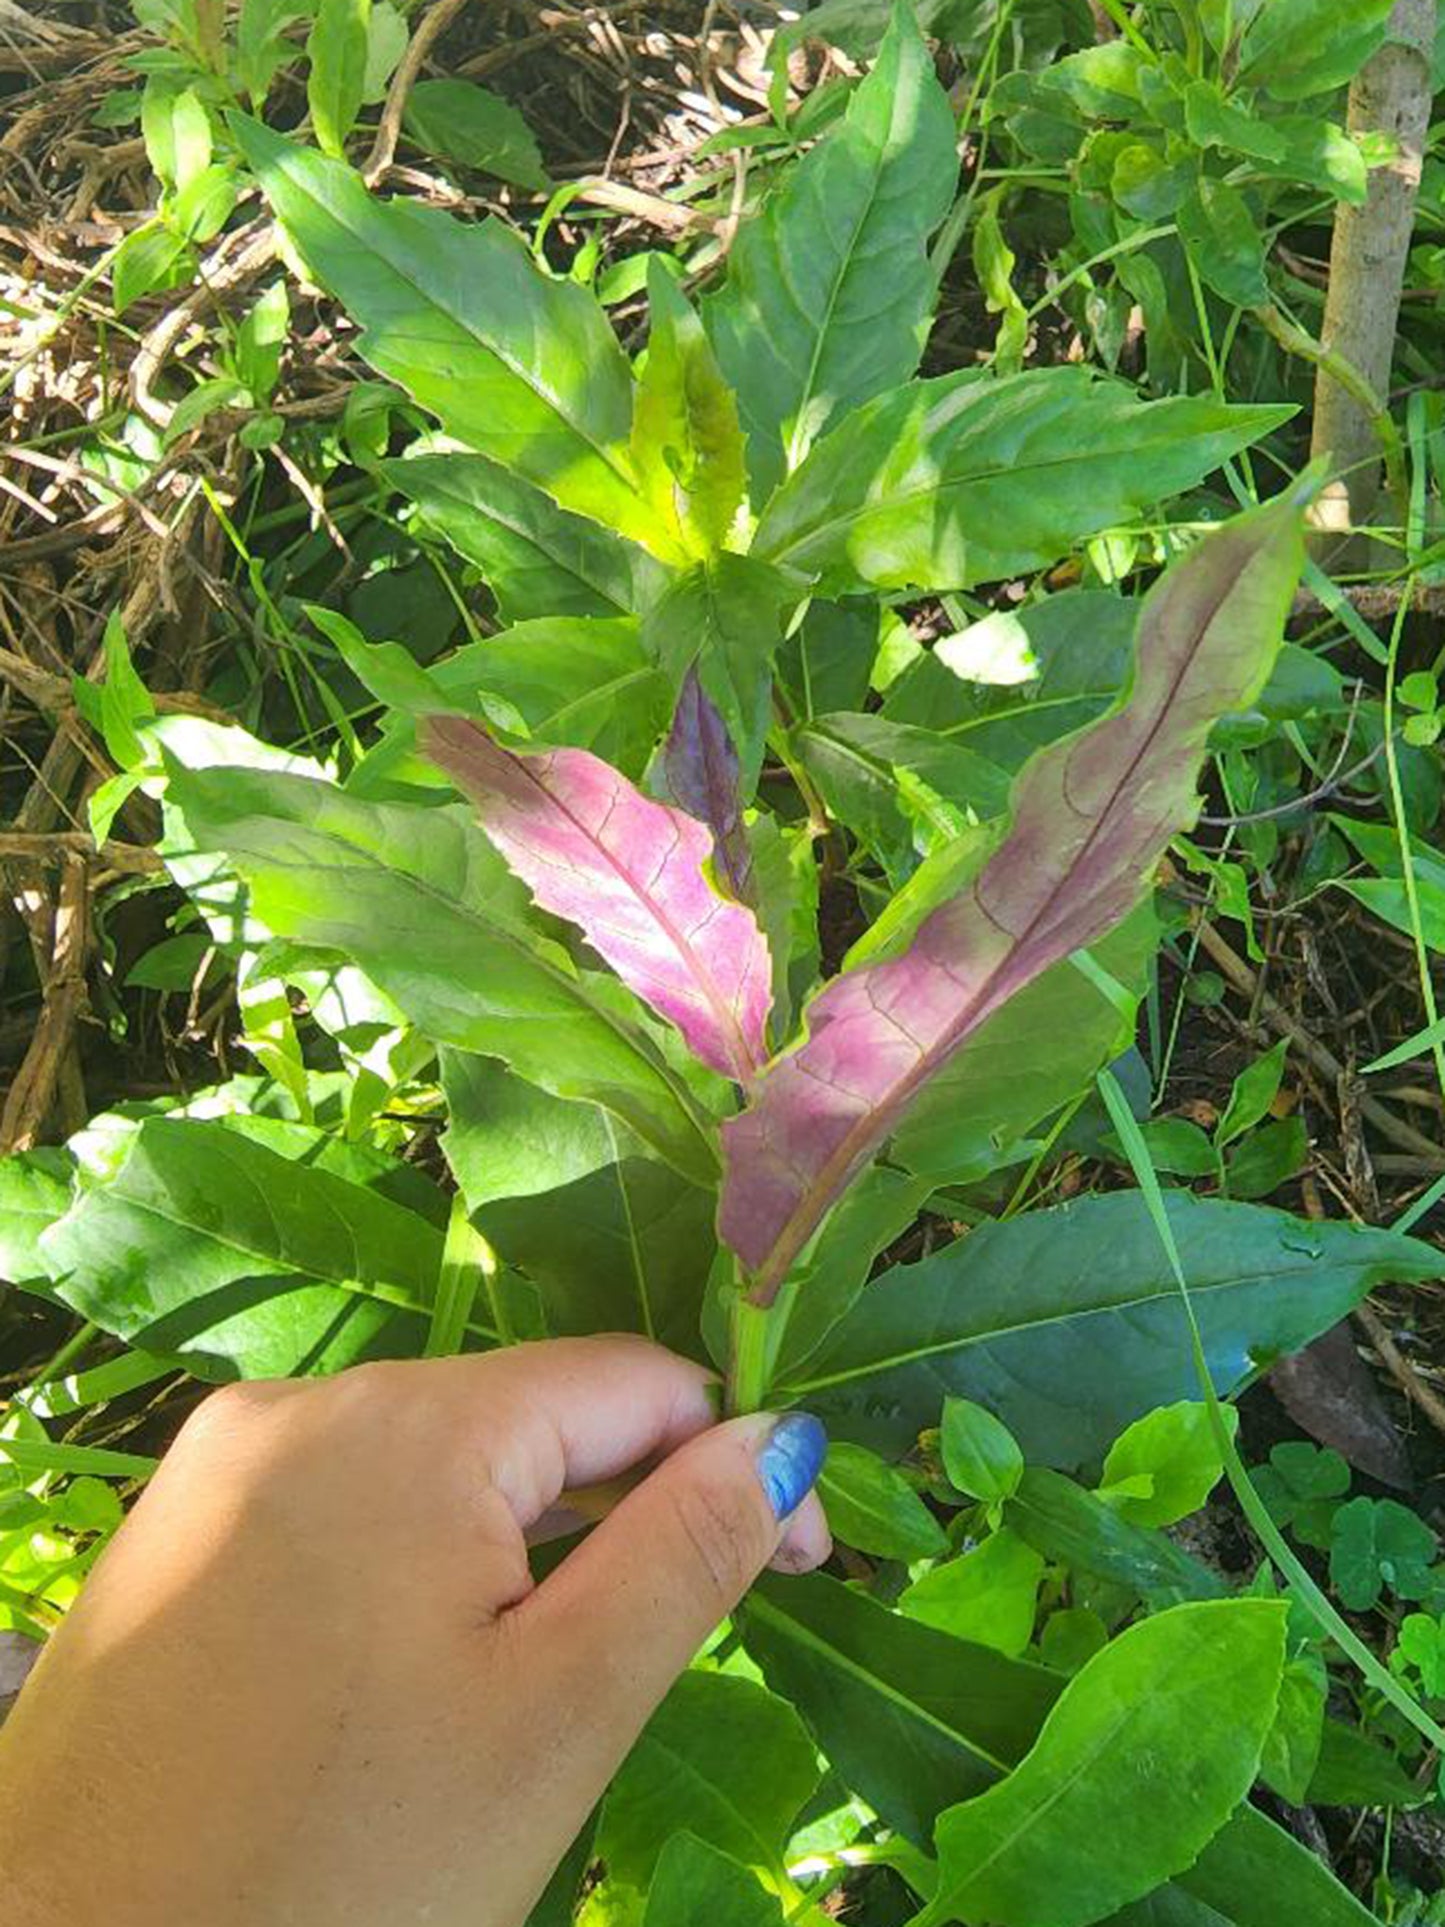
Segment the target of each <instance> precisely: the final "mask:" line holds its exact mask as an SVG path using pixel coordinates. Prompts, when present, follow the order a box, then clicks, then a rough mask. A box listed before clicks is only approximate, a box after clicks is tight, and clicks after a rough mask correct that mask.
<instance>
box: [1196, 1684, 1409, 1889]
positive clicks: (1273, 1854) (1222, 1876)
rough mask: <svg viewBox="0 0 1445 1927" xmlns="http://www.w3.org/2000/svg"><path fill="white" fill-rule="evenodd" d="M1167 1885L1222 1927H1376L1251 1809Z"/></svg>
mask: <svg viewBox="0 0 1445 1927" xmlns="http://www.w3.org/2000/svg"><path fill="white" fill-rule="evenodd" d="M1209 1717H1210V1716H1208V1715H1206V1718H1209ZM1213 1725H1214V1726H1216V1727H1217V1726H1218V1725H1219V1721H1218V1718H1217V1714H1216V1715H1215V1716H1213ZM1175 1884H1176V1885H1177V1886H1179V1887H1182V1888H1183V1889H1184V1890H1185V1892H1186V1893H1188V1894H1191V1895H1193V1896H1194V1898H1195V1899H1197V1900H1201V1901H1203V1902H1204V1903H1205V1905H1207V1906H1210V1907H1213V1908H1214V1909H1215V1910H1216V1912H1217V1913H1218V1914H1219V1916H1220V1918H1221V1919H1222V1920H1224V1921H1225V1922H1226V1923H1227V1927H1282V1923H1283V1922H1285V1921H1289V1922H1291V1923H1293V1922H1295V1921H1299V1922H1301V1923H1303V1922H1305V1921H1308V1922H1309V1927H1378V1922H1377V1921H1376V1918H1375V1916H1374V1915H1373V1914H1372V1913H1371V1912H1370V1911H1369V1910H1368V1909H1367V1908H1365V1907H1363V1906H1361V1904H1360V1902H1359V1901H1358V1900H1356V1899H1355V1897H1354V1895H1353V1894H1352V1893H1349V1892H1348V1891H1347V1890H1346V1889H1345V1888H1344V1887H1342V1886H1341V1885H1340V1883H1339V1881H1338V1880H1336V1879H1335V1877H1334V1875H1333V1874H1332V1873H1331V1872H1330V1870H1329V1868H1328V1867H1327V1866H1326V1865H1325V1864H1324V1862H1323V1861H1322V1860H1318V1859H1316V1857H1315V1855H1314V1854H1313V1853H1311V1852H1310V1850H1309V1848H1308V1847H1305V1846H1302V1845H1301V1844H1300V1842H1299V1841H1298V1840H1295V1839H1293V1838H1292V1837H1291V1836H1290V1835H1289V1834H1287V1833H1286V1832H1285V1831H1284V1829H1283V1828H1282V1827H1277V1826H1274V1825H1272V1824H1271V1822H1270V1821H1268V1820H1266V1819H1265V1817H1264V1815H1263V1814H1262V1813H1260V1812H1259V1811H1258V1810H1257V1809H1256V1808H1254V1807H1252V1806H1242V1807H1241V1808H1240V1809H1239V1811H1238V1813H1236V1814H1235V1816H1234V1818H1233V1819H1232V1820H1231V1821H1230V1822H1229V1824H1228V1825H1227V1826H1226V1827H1224V1828H1223V1829H1222V1830H1221V1831H1220V1832H1219V1833H1217V1834H1216V1835H1215V1836H1214V1838H1213V1840H1211V1841H1210V1842H1209V1844H1208V1846H1206V1847H1205V1849H1204V1851H1203V1853H1201V1854H1200V1856H1199V1859H1198V1860H1197V1861H1196V1863H1195V1864H1194V1866H1192V1867H1191V1868H1190V1869H1189V1871H1188V1872H1187V1873H1183V1874H1181V1875H1180V1876H1179V1878H1178V1880H1177V1882H1176V1883H1175Z"/></svg>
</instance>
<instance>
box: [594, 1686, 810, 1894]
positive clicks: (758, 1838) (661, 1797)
mask: <svg viewBox="0 0 1445 1927" xmlns="http://www.w3.org/2000/svg"><path fill="white" fill-rule="evenodd" d="M817 1784H818V1764H817V1756H816V1753H815V1751H814V1748H813V1744H812V1742H811V1740H810V1739H809V1738H808V1735H807V1733H806V1731H805V1730H804V1727H803V1723H802V1721H801V1720H800V1719H799V1718H798V1715H797V1714H796V1713H795V1712H794V1711H793V1709H792V1707H791V1706H789V1705H788V1704H787V1702H786V1701H785V1700H781V1699H779V1698H778V1697H777V1696H776V1695H775V1694H773V1693H770V1692H767V1691H766V1690H765V1689H764V1688H763V1687H761V1686H755V1685H754V1684H753V1683H752V1681H751V1680H745V1679H737V1678H734V1677H731V1676H729V1675H726V1674H722V1673H705V1672H688V1673H684V1674H683V1676H682V1678H681V1679H680V1680H678V1682H677V1684H676V1685H675V1686H674V1687H673V1689H672V1691H671V1692H670V1693H669V1694H668V1696H667V1698H666V1699H665V1700H664V1701H663V1702H662V1705H661V1706H660V1707H659V1708H658V1709H657V1711H656V1712H655V1713H654V1714H653V1716H652V1718H651V1719H650V1720H649V1721H648V1723H647V1725H646V1726H645V1727H644V1728H643V1732H642V1737H641V1738H640V1739H639V1740H638V1742H637V1744H636V1746H634V1747H633V1749H632V1752H631V1753H630V1754H629V1755H628V1757H627V1760H626V1762H625V1763H624V1765H623V1767H622V1770H621V1772H620V1773H619V1774H618V1775H617V1778H616V1779H615V1780H614V1781H613V1782H612V1785H611V1787H610V1789H609V1790H608V1794H607V1799H606V1803H605V1804H604V1806H603V1809H602V1825H601V1828H600V1829H599V1832H598V1837H597V1851H598V1854H599V1856H600V1858H601V1859H602V1860H603V1861H604V1862H605V1863H606V1866H607V1870H608V1873H609V1874H610V1875H611V1877H612V1878H613V1879H615V1880H621V1881H624V1882H625V1883H626V1884H628V1885H629V1886H633V1887H638V1888H646V1886H647V1884H648V1882H649V1881H650V1880H651V1878H652V1875H653V1870H654V1868H655V1867H656V1865H657V1861H658V1857H659V1855H660V1854H661V1852H662V1850H663V1848H664V1846H665V1845H666V1844H667V1842H668V1840H669V1839H671V1838H672V1837H673V1836H674V1835H675V1834H680V1833H684V1832H686V1833H689V1834H691V1835H693V1836H694V1837H695V1838H697V1839H699V1840H702V1841H704V1842H705V1843H706V1844H707V1845H708V1846H710V1847H715V1848H717V1850H718V1851H719V1852H720V1853H725V1854H728V1855H730V1856H731V1857H732V1858H733V1859H734V1860H736V1861H738V1862H739V1863H740V1864H741V1865H742V1866H744V1867H749V1868H754V1869H756V1870H757V1871H758V1872H760V1873H763V1874H766V1875H772V1876H776V1875H779V1874H781V1873H782V1870H783V1868H782V1850H783V1844H784V1842H785V1840H786V1838H787V1835H788V1831H789V1829H790V1827H791V1826H792V1823H793V1820H794V1819H795V1817H796V1815H797V1813H798V1810H799V1808H800V1807H801V1806H802V1805H803V1803H804V1802H805V1801H806V1800H807V1799H808V1797H809V1795H810V1794H811V1793H812V1792H813V1789H814V1788H815V1787H816V1786H817Z"/></svg>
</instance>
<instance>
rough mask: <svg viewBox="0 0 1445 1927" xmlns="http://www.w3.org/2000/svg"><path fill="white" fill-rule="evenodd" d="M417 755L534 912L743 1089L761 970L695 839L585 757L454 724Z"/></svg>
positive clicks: (751, 938)
mask: <svg viewBox="0 0 1445 1927" xmlns="http://www.w3.org/2000/svg"><path fill="white" fill-rule="evenodd" d="M421 743H422V747H423V750H424V752H425V753H426V755H428V756H429V757H430V758H431V759H432V761H433V762H435V763H436V764H437V765H438V766H439V767H440V768H441V769H443V770H445V771H446V773H447V775H448V776H450V777H451V779H452V780H453V782H454V783H455V784H456V785H457V787H458V788H459V789H460V790H461V791H462V792H463V793H464V794H465V795H466V796H467V797H469V798H470V799H471V801H472V802H473V803H474V804H475V805H476V809H477V815H478V818H479V820H480V822H481V826H482V828H483V829H484V830H485V831H486V833H487V835H488V837H490V839H491V841H492V842H493V843H494V844H495V845H496V847H497V849H498V851H499V852H500V853H501V855H502V856H503V858H504V859H505V860H506V862H507V864H508V866H509V868H510V869H511V870H512V871H513V872H514V873H515V874H516V875H517V876H519V877H520V878H521V879H522V881H523V882H524V883H525V884H526V885H527V886H528V888H529V889H530V890H531V892H532V895H533V897H534V898H535V900H536V902H537V903H538V904H539V905H540V906H541V907H542V909H544V910H549V911H551V912H552V913H553V915H555V916H559V917H565V918H567V919H568V921H569V922H572V923H575V924H577V925H578V927H579V928H580V929H581V931H582V933H583V935H584V936H585V937H586V938H587V941H588V942H589V943H590V944H591V946H592V948H593V949H594V950H595V951H596V952H597V953H598V955H599V956H600V957H602V958H604V959H605V961H606V962H607V963H609V964H610V965H611V966H612V968H613V969H614V970H615V971H616V972H617V974H618V976H619V977H620V978H621V979H622V981H623V982H624V983H625V984H627V985H628V987H629V988H630V989H631V990H633V991H635V992H636V994H637V995H638V996H639V997H641V998H642V999H643V1001H644V1002H645V1003H647V1004H650V1005H651V1006H652V1008H653V1009H654V1010H655V1011H657V1012H658V1013H659V1014H660V1015H661V1016H663V1017H666V1018H668V1019H669V1020H670V1021H671V1022H672V1023H674V1024H676V1026H677V1028H678V1029H679V1030H680V1031H681V1032H682V1035H683V1037H684V1039H685V1040H686V1042H687V1045H688V1048H689V1049H690V1050H691V1051H692V1052H693V1054H694V1055H695V1056H696V1057H698V1058H700V1059H701V1060H702V1062H703V1063H704V1064H707V1065H709V1066H711V1068H712V1069H713V1070H716V1071H721V1072H722V1074H723V1075H724V1076H725V1077H730V1078H733V1079H734V1080H735V1081H736V1082H738V1083H741V1084H747V1083H750V1082H751V1081H752V1079H753V1078H754V1077H755V1076H756V1074H757V1071H758V1068H759V1066H760V1065H761V1063H762V1061H763V1059H764V1057H765V1056H766V1054H767V1044H766V1027H767V1020H768V1009H769V1006H770V1004H771V1001H772V989H771V982H772V965H771V961H770V959H769V956H768V946H767V943H766V941H765V939H764V937H763V934H762V932H761V931H760V930H759V928H758V925H757V921H756V919H755V918H754V916H753V914H752V912H751V911H750V910H748V909H745V908H744V906H743V905H741V904H739V903H733V902H731V901H729V899H728V898H726V897H724V896H722V895H721V894H720V893H719V892H718V891H717V890H716V889H715V888H714V887H713V885H712V884H711V882H709V880H708V878H707V875H706V874H705V872H704V868H703V866H704V864H705V863H706V862H707V861H708V859H709V857H710V856H711V855H712V836H711V835H710V833H709V831H708V829H707V827H706V826H705V825H704V824H702V823H699V822H697V821H696V819H695V818H693V817H691V816H688V815H686V814H685V813H684V812H683V811H682V810H675V809H670V808H668V807H667V805H666V804H663V803H655V802H653V801H652V800H651V798H649V797H646V796H644V795H643V794H642V793H641V791H640V790H637V789H635V788H634V787H633V785H632V784H631V783H629V782H628V780H627V778H626V777H625V776H622V775H620V774H619V773H618V771H617V770H615V769H613V768H612V766H611V765H610V764H609V763H604V762H603V761H602V759H601V758H600V757H597V756H593V755H591V754H590V753H589V752H588V751H586V750H582V749H553V750H544V751H539V752H530V751H529V752H525V753H519V752H517V751H515V750H510V749H505V748H504V747H503V746H502V745H501V744H500V743H498V742H497V741H495V739H494V738H493V737H491V736H490V735H489V734H488V733H487V731H486V730H485V729H483V728H482V727H481V726H480V725H479V724H477V723H474V722H470V721H468V720H467V719H466V718H465V717H461V716H431V717H428V718H427V719H426V721H425V722H424V723H423V725H422V730H421Z"/></svg>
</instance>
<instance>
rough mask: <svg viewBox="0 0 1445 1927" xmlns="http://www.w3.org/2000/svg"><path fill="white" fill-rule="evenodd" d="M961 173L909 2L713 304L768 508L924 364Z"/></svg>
mask: <svg viewBox="0 0 1445 1927" xmlns="http://www.w3.org/2000/svg"><path fill="white" fill-rule="evenodd" d="M957 173H958V162H957V158H956V155H955V151H954V128H953V115H952V112H951V110H950V108H949V104H948V96H947V95H946V94H945V93H944V91H943V88H942V87H941V86H940V85H939V84H938V81H937V79H936V77H935V75H934V72H933V62H932V59H931V57H930V55H929V53H928V49H927V48H926V47H925V45H924V43H923V39H922V36H921V35H920V34H919V31H918V28H917V26H916V24H915V23H914V20H913V15H912V9H911V8H910V7H904V6H901V5H900V6H899V7H898V8H897V10H896V13H895V15H894V20H893V25H892V26H891V28H890V29H889V32H888V35H887V38H886V39H885V41H884V44H883V46H882V47H881V48H880V49H879V52H878V58H877V60H876V62H875V63H874V66H873V70H872V72H871V73H870V74H869V76H868V78H867V79H866V80H865V81H864V82H863V83H862V85H861V86H860V87H859V88H858V90H857V92H856V93H855V94H854V96H853V99H852V101H851V102H850V104H849V107H848V112H847V114H846V116H845V118H844V119H843V120H842V121H841V122H840V123H839V124H838V125H837V126H835V127H834V128H833V129H832V130H831V131H830V132H829V134H828V135H827V136H826V138H825V139H823V140H822V141H820V142H819V143H818V145H817V146H816V147H815V148H813V150H812V151H811V152H810V153H808V154H806V155H804V156H803V158H802V159H801V160H800V161H798V162H796V163H795V164H794V165H793V166H792V167H791V168H789V169H788V170H787V172H786V175H785V177H784V179H783V182H782V184H781V186H780V187H779V188H778V189H777V190H776V192H775V193H774V194H773V195H772V197H771V198H770V199H769V201H768V202H767V203H766V204H765V206H764V207H763V209H762V211H761V213H760V214H759V215H758V216H757V217H756V218H755V219H753V220H751V221H749V222H747V223H746V224H745V225H744V226H743V228H742V229H741V230H740V232H739V234H738V239H737V244H736V246H735V247H734V249H733V252H732V258H731V260H730V261H729V263H728V280H727V285H726V287H725V288H724V289H723V290H722V292H721V293H720V294H717V295H714V296H713V298H712V300H711V301H710V302H709V303H708V304H707V308H706V312H705V316H704V319H705V321H706V323H707V329H708V333H709V334H710V335H711V337H712V341H713V346H714V348H715V349H716V351H717V356H718V360H719V361H720V362H721V363H722V367H723V372H724V374H725V375H726V376H727V377H728V379H729V381H731V383H732V384H733V387H734V388H735V389H736V390H737V393H738V401H739V404H740V406H741V409H742V415H743V425H744V427H745V428H746V429H747V431H748V444H749V446H748V460H749V468H750V470H751V472H752V479H753V491H754V497H755V499H756V500H757V501H758V502H759V504H761V503H762V502H763V501H765V500H766V499H767V495H768V493H769V491H770V490H771V489H772V488H773V487H774V486H775V485H776V483H777V482H778V481H779V480H780V479H781V477H782V475H783V473H784V472H785V470H786V469H787V468H791V467H794V466H796V464H797V463H798V462H799V461H800V460H801V459H802V457H803V456H804V455H805V454H806V452H807V450H808V446H809V444H810V443H811V442H812V441H813V440H814V438H815V437H816V436H817V435H819V434H820V433H821V432H822V431H823V429H824V428H826V427H827V426H828V424H829V423H830V422H831V421H834V420H837V419H838V418H839V417H840V416H842V415H843V414H845V413H846V412H847V410H848V409H849V408H852V407H856V406H857V404H858V403H859V402H863V401H866V400H867V399H868V398H869V397H870V396H871V395H876V394H878V393H880V392H881V391H882V390H883V389H885V388H888V387H891V386H892V384H893V383H895V382H899V381H906V380H907V378H908V376H909V375H911V374H912V373H913V370H914V369H915V368H916V367H917V365H918V356H919V353H920V350H921V349H922V346H923V342H924V338H925V335H926V332H927V326H928V315H929V310H930V308H931V307H932V304H933V297H934V279H933V274H932V270H931V268H930V266H929V261H928V236H929V235H930V233H931V232H932V231H933V229H934V228H935V227H936V226H937V225H938V223H939V222H940V221H941V220H942V219H943V217H944V215H945V214H946V213H947V212H948V208H949V205H950V203H951V201H952V199H953V189H954V182H955V180H956V178H957Z"/></svg>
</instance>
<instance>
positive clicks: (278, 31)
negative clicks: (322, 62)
mask: <svg viewBox="0 0 1445 1927" xmlns="http://www.w3.org/2000/svg"><path fill="white" fill-rule="evenodd" d="M315 10H316V0H241V11H240V15H239V17H238V18H237V21H236V46H235V53H234V65H233V69H232V71H233V73H234V75H235V81H236V88H237V91H238V92H239V93H242V94H244V95H245V96H246V98H247V99H248V100H249V101H250V103H251V105H252V107H253V108H255V109H257V110H258V111H259V110H260V109H261V108H262V107H263V106H264V105H265V102H266V96H267V95H268V94H269V93H270V91H271V83H272V81H273V80H274V79H275V78H276V76H277V74H278V73H279V72H280V71H281V69H282V68H283V67H284V66H286V65H287V64H288V62H290V61H291V60H292V59H294V58H295V54H296V49H295V48H293V47H292V45H291V43H290V41H289V40H288V39H287V38H286V29H287V27H289V26H290V25H291V24H292V22H293V21H297V20H308V19H310V18H311V16H312V15H313V14H314V13H315Z"/></svg>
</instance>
